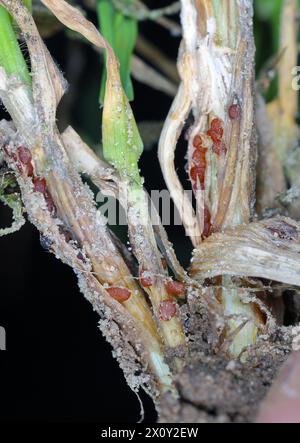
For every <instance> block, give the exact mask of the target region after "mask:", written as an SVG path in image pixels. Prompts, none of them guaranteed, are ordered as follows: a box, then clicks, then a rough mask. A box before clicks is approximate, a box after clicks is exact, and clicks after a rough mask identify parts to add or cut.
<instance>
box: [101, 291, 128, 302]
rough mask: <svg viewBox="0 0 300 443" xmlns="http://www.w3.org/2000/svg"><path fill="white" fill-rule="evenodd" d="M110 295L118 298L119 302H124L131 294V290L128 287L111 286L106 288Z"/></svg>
mask: <svg viewBox="0 0 300 443" xmlns="http://www.w3.org/2000/svg"><path fill="white" fill-rule="evenodd" d="M106 290H107V292H108V293H109V295H110V296H111V297H112V298H114V299H115V300H117V301H118V302H119V303H123V302H124V301H126V300H128V299H129V298H130V296H131V292H130V291H129V290H128V289H126V288H117V287H111V288H107V289H106Z"/></svg>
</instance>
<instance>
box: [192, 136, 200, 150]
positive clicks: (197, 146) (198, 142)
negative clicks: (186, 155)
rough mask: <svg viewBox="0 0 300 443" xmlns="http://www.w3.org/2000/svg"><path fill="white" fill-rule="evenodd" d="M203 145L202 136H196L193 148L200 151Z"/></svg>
mask: <svg viewBox="0 0 300 443" xmlns="http://www.w3.org/2000/svg"><path fill="white" fill-rule="evenodd" d="M201 145H202V138H201V137H200V135H196V136H195V137H194V139H193V146H194V148H196V149H198V148H200V146H201Z"/></svg>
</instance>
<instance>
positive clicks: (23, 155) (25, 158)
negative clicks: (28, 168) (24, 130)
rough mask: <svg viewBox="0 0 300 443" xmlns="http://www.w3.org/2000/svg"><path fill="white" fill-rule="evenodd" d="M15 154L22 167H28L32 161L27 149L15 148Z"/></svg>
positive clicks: (22, 147)
mask: <svg viewBox="0 0 300 443" xmlns="http://www.w3.org/2000/svg"><path fill="white" fill-rule="evenodd" d="M17 154H18V157H19V159H20V161H21V163H23V165H28V163H30V162H31V160H32V157H31V152H30V151H29V149H28V148H25V147H24V146H19V147H18V148H17Z"/></svg>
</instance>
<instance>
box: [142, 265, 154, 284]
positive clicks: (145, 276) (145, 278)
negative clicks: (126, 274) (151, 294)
mask: <svg viewBox="0 0 300 443" xmlns="http://www.w3.org/2000/svg"><path fill="white" fill-rule="evenodd" d="M140 282H141V285H142V286H143V288H149V287H150V286H152V285H153V279H152V277H151V275H150V273H149V271H146V270H145V269H142V270H141V271H140Z"/></svg>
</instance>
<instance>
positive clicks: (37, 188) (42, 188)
mask: <svg viewBox="0 0 300 443" xmlns="http://www.w3.org/2000/svg"><path fill="white" fill-rule="evenodd" d="M33 190H34V192H41V193H42V194H45V192H46V190H47V183H46V180H45V179H44V178H43V177H34V179H33Z"/></svg>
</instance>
